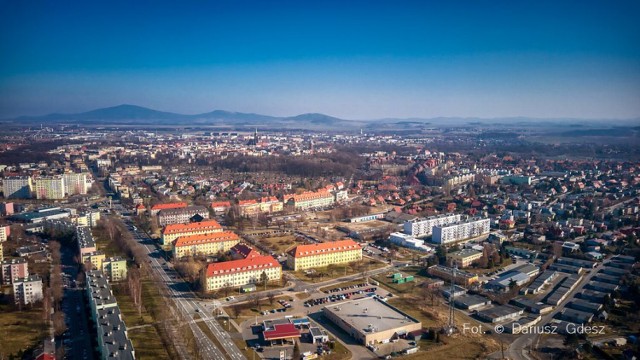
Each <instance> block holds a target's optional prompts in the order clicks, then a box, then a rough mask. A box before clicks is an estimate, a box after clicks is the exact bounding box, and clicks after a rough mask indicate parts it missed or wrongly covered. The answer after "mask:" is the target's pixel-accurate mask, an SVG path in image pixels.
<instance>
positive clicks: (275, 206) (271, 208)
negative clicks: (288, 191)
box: [260, 196, 283, 213]
mask: <svg viewBox="0 0 640 360" xmlns="http://www.w3.org/2000/svg"><path fill="white" fill-rule="evenodd" d="M282 208H283V205H282V201H280V200H278V198H277V197H275V196H268V197H263V198H261V199H260V212H263V213H275V212H280V211H282Z"/></svg>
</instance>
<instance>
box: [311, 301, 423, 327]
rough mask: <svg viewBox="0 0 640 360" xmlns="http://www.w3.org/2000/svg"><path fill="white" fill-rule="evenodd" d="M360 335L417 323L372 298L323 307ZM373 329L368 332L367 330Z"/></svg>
mask: <svg viewBox="0 0 640 360" xmlns="http://www.w3.org/2000/svg"><path fill="white" fill-rule="evenodd" d="M323 310H325V311H329V312H331V313H333V314H335V315H336V316H337V317H339V318H340V319H342V320H343V321H344V322H345V323H347V324H349V325H350V326H351V327H353V328H355V329H357V330H359V331H360V332H361V333H365V334H366V333H377V332H381V331H386V330H391V329H396V328H400V327H403V326H406V325H408V324H414V323H419V321H417V320H416V319H414V318H412V317H410V316H409V315H406V314H404V313H402V312H400V311H399V310H397V309H395V308H393V307H392V306H390V305H387V304H386V303H384V302H382V301H378V300H376V299H374V298H364V299H358V300H350V301H346V302H343V303H339V304H334V305H330V306H326V307H324V309H323ZM371 328H373V329H375V330H374V331H368V329H371Z"/></svg>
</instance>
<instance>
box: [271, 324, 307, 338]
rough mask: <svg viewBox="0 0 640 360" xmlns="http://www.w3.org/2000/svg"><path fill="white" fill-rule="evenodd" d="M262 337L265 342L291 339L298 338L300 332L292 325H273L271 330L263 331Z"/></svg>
mask: <svg viewBox="0 0 640 360" xmlns="http://www.w3.org/2000/svg"><path fill="white" fill-rule="evenodd" d="M262 335H263V336H264V339H265V340H267V341H269V340H278V339H288V338H292V337H300V330H298V329H297V328H296V326H295V325H293V324H276V325H273V330H268V331H264V332H263V333H262Z"/></svg>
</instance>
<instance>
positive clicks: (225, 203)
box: [211, 201, 231, 208]
mask: <svg viewBox="0 0 640 360" xmlns="http://www.w3.org/2000/svg"><path fill="white" fill-rule="evenodd" d="M225 206H226V207H231V202H230V201H216V202H212V203H211V207H212V208H214V207H225Z"/></svg>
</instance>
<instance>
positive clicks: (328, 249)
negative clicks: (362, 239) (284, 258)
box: [289, 239, 361, 258]
mask: <svg viewBox="0 0 640 360" xmlns="http://www.w3.org/2000/svg"><path fill="white" fill-rule="evenodd" d="M357 249H361V247H360V244H358V243H357V242H355V241H353V240H350V239H347V240H339V241H332V242H325V243H318V244H309V245H298V246H296V247H295V248H293V249H291V250H289V254H291V255H292V256H293V257H296V258H300V257H305V256H314V255H320V254H328V253H334V252H341V251H349V250H357Z"/></svg>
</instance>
